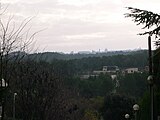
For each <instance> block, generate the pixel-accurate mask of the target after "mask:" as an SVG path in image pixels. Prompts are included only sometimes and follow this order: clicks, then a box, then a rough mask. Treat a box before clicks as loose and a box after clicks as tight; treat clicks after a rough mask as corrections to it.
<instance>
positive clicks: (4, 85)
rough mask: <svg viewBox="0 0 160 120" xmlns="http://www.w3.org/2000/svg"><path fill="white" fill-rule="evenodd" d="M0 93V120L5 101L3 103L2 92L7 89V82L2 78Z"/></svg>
mask: <svg viewBox="0 0 160 120" xmlns="http://www.w3.org/2000/svg"><path fill="white" fill-rule="evenodd" d="M0 84H1V92H2V98H1V106H0V120H3V119H4V108H5V101H4V99H5V98H4V94H5V93H4V92H5V89H6V87H8V84H7V82H6V81H5V80H4V79H3V78H2V79H1V83H0Z"/></svg>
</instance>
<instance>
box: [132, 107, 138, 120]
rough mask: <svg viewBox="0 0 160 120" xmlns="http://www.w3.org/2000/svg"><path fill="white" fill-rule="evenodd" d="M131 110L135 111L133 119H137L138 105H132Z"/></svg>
mask: <svg viewBox="0 0 160 120" xmlns="http://www.w3.org/2000/svg"><path fill="white" fill-rule="evenodd" d="M133 110H134V111H135V120H138V116H137V113H138V110H139V105H138V104H135V105H133Z"/></svg>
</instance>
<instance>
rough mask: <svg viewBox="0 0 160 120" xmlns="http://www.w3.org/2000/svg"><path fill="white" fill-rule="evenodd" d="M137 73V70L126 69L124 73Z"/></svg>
mask: <svg viewBox="0 0 160 120" xmlns="http://www.w3.org/2000/svg"><path fill="white" fill-rule="evenodd" d="M138 72H139V70H138V68H127V69H125V73H128V74H130V73H138Z"/></svg>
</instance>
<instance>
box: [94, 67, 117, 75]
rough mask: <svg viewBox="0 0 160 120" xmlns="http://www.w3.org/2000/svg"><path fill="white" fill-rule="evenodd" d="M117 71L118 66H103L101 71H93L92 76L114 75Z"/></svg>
mask: <svg viewBox="0 0 160 120" xmlns="http://www.w3.org/2000/svg"><path fill="white" fill-rule="evenodd" d="M118 71H119V68H118V66H103V69H102V70H99V71H93V73H94V74H101V73H103V74H106V73H116V72H118Z"/></svg>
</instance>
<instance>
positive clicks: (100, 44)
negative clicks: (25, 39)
mask: <svg viewBox="0 0 160 120" xmlns="http://www.w3.org/2000/svg"><path fill="white" fill-rule="evenodd" d="M1 3H2V6H3V5H4V6H6V5H9V7H8V9H7V12H8V13H10V14H13V15H14V20H15V22H16V23H19V22H20V21H22V20H24V19H25V18H27V17H33V16H35V17H34V19H33V20H32V22H31V24H30V26H32V31H33V32H34V31H38V30H43V31H42V32H40V33H38V35H36V37H35V40H36V45H35V48H38V51H40V52H46V51H49V52H64V53H70V52H71V51H74V52H78V51H92V50H95V51H96V50H99V49H101V50H104V49H106V48H107V49H108V50H114V51H116V50H133V49H138V48H141V49H147V44H148V43H147V36H139V35H137V34H138V33H142V32H145V31H147V30H144V29H141V28H142V26H136V24H135V23H133V21H132V20H131V19H130V18H125V17H124V14H125V13H127V12H129V11H128V10H127V9H126V8H125V7H136V8H139V9H144V10H149V11H153V12H155V13H160V8H159V5H160V1H159V0H1ZM7 15H8V14H7ZM6 18H7V17H6ZM6 18H5V19H6ZM30 26H29V27H30ZM153 39H154V38H153Z"/></svg>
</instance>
